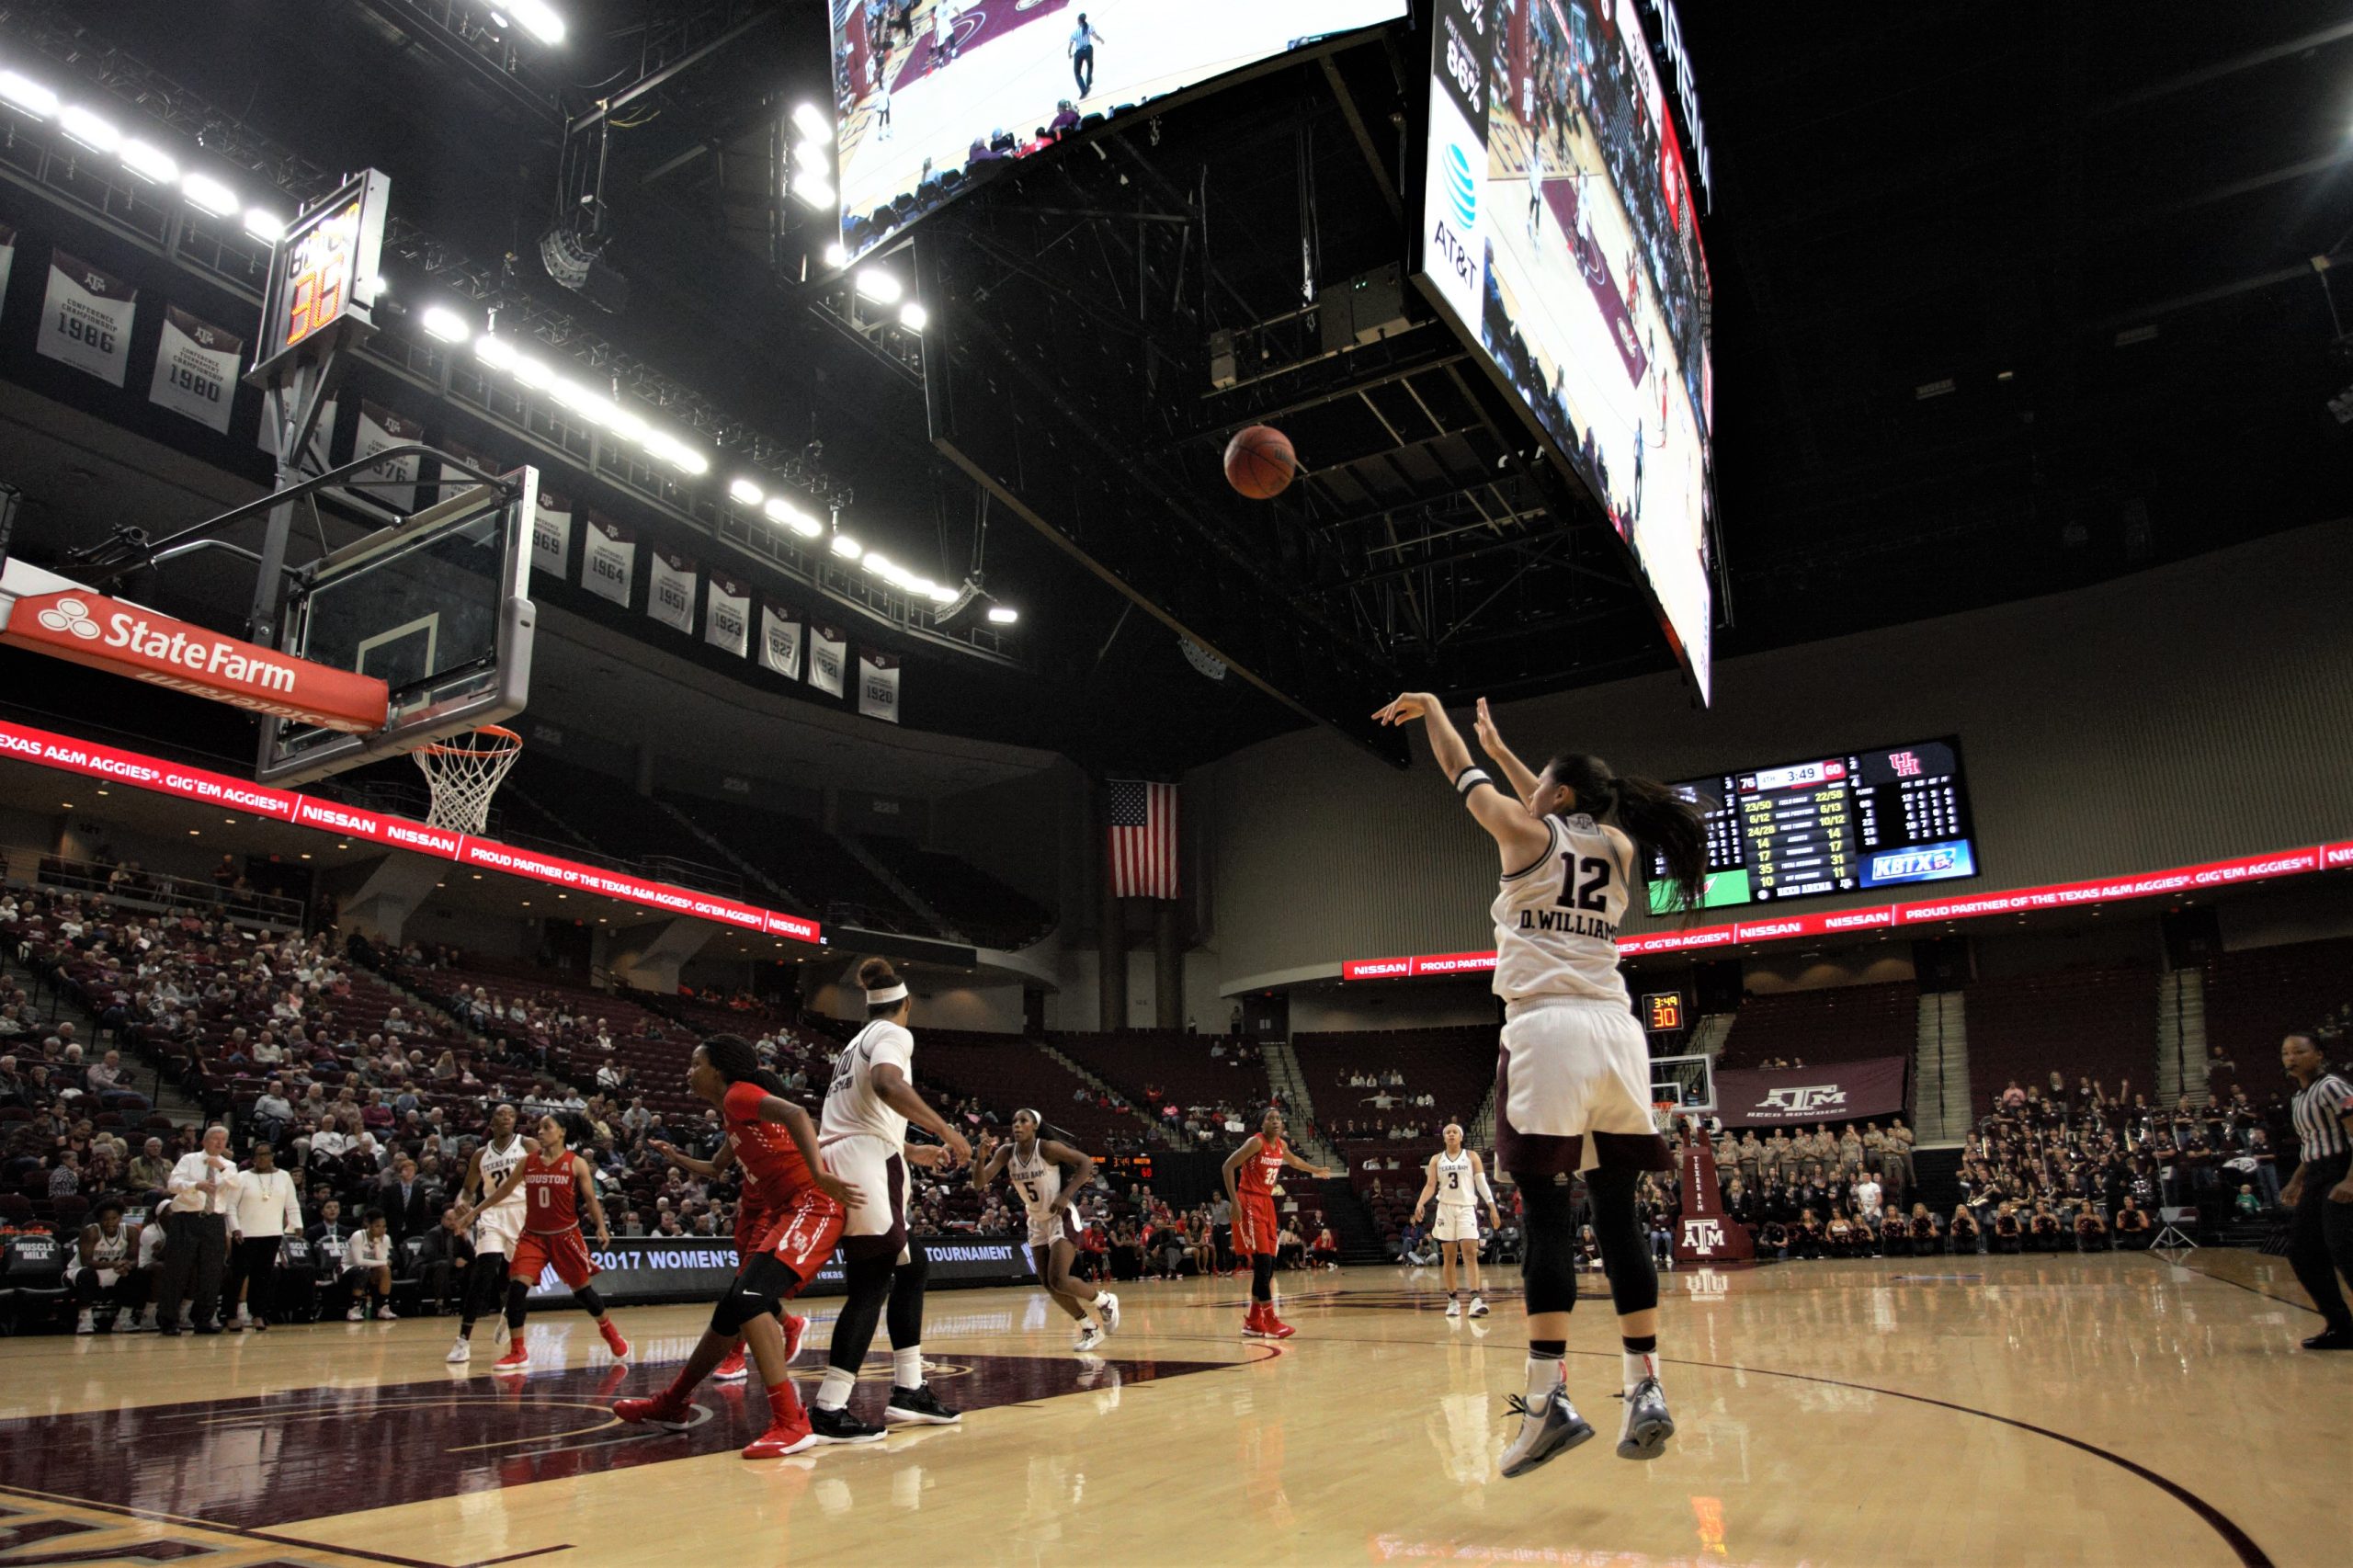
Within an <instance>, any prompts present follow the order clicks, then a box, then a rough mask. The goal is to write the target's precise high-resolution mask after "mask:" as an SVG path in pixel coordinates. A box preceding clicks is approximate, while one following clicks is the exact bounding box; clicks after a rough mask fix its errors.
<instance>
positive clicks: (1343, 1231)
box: [1315, 1176, 1389, 1265]
mask: <svg viewBox="0 0 2353 1568" xmlns="http://www.w3.org/2000/svg"><path fill="white" fill-rule="evenodd" d="M1315 1200H1316V1201H1317V1202H1318V1203H1321V1204H1322V1205H1323V1206H1324V1219H1325V1220H1327V1221H1330V1222H1331V1226H1332V1234H1333V1236H1334V1237H1335V1238H1336V1239H1337V1240H1338V1242H1339V1244H1340V1261H1341V1262H1342V1263H1344V1264H1352V1265H1361V1264H1368V1263H1386V1262H1388V1261H1389V1252H1388V1249H1387V1248H1386V1247H1383V1246H1382V1245H1381V1232H1380V1231H1379V1230H1378V1229H1376V1228H1375V1227H1374V1225H1373V1222H1372V1216H1371V1214H1370V1213H1369V1212H1367V1211H1366V1209H1365V1206H1364V1199H1361V1198H1358V1196H1357V1194H1356V1188H1355V1187H1353V1186H1351V1185H1350V1184H1349V1182H1348V1178H1347V1177H1346V1176H1334V1177H1333V1178H1332V1179H1331V1180H1329V1181H1319V1182H1317V1183H1316V1184H1315Z"/></svg>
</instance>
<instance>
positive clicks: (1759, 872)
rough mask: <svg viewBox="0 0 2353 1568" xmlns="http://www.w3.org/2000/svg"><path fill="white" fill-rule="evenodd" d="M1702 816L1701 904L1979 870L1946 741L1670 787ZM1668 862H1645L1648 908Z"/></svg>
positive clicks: (1808, 894)
mask: <svg viewBox="0 0 2353 1568" xmlns="http://www.w3.org/2000/svg"><path fill="white" fill-rule="evenodd" d="M1674 789H1675V792H1676V793H1677V794H1678V795H1681V796H1682V797H1683V798H1684V799H1685V800H1687V801H1692V802H1694V803H1695V804H1699V805H1700V806H1703V807H1704V808H1705V809H1706V811H1707V816H1708V891H1707V895H1706V897H1705V899H1704V900H1703V901H1702V902H1703V904H1704V906H1705V907H1707V908H1711V909H1713V908H1719V907H1722V906H1726V905H1731V904H1743V903H1779V902H1781V901H1782V900H1784V899H1792V898H1814V897H1819V896H1821V895H1823V894H1826V893H1840V892H1859V891H1861V890H1864V889H1867V888H1884V887H1898V886H1902V885H1904V884H1906V883H1912V882H1941V881H1950V880H1952V879H1954V878H1958V877H1973V876H1975V875H1977V843H1976V836H1975V835H1976V829H1975V827H1974V826H1973V825H1972V823H1971V820H1970V814H1969V789H1968V786H1967V785H1966V783H1964V782H1963V780H1962V778H1961V747H1960V743H1958V742H1957V741H1954V740H1952V739H1951V738H1950V737H1947V738H1946V739H1943V740H1936V741H1915V742H1913V743H1911V744H1908V745H1900V746H1882V747H1881V748H1879V749H1877V750H1874V751H1858V752H1846V753H1843V754H1840V755H1836V756H1813V757H1808V758H1806V759H1805V760H1804V761H1802V762H1790V763H1783V764H1781V765H1779V767H1756V768H1750V769H1747V770H1745V771H1744V772H1739V773H1727V774H1724V775H1722V776H1721V777H1720V778H1698V779H1693V780H1690V781H1689V782H1688V783H1681V784H1677V785H1675V786H1674ZM1669 892H1670V890H1669V888H1668V887H1667V885H1666V868H1665V866H1664V865H1663V864H1660V863H1658V862H1657V861H1655V860H1654V861H1653V863H1652V866H1651V894H1650V900H1651V913H1652V914H1654V915H1660V914H1665V911H1666V901H1667V897H1668V895H1669Z"/></svg>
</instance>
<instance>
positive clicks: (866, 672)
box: [858, 650, 899, 724]
mask: <svg viewBox="0 0 2353 1568" xmlns="http://www.w3.org/2000/svg"><path fill="white" fill-rule="evenodd" d="M858 711H859V712H860V713H863V714H865V715H866V716H867V717H868V718H870V719H880V720H881V721H882V722H884V723H886V724H895V723H897V722H899V661H898V660H897V659H895V658H892V656H891V655H890V654H888V653H866V652H864V651H863V650H861V651H860V652H859V653H858Z"/></svg>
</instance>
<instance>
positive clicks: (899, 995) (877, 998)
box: [858, 958, 907, 1018]
mask: <svg viewBox="0 0 2353 1568" xmlns="http://www.w3.org/2000/svg"><path fill="white" fill-rule="evenodd" d="M858 988H859V989H860V990H862V991H864V992H865V993H866V1016H867V1017H870V1018H887V1017H890V1016H891V1015H892V1014H893V1013H895V1012H897V1011H898V1010H899V1009H900V1008H901V1007H904V1006H906V1003H907V986H906V982H904V981H903V980H901V979H900V978H899V971H897V970H895V969H892V967H891V960H889V959H884V958H872V959H868V960H866V961H865V962H864V963H862V964H859V965H858ZM894 993H895V994H894Z"/></svg>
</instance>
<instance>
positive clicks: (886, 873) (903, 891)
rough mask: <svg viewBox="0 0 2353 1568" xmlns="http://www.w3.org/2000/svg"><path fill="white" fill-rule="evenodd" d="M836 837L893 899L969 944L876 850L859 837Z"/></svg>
mask: <svg viewBox="0 0 2353 1568" xmlns="http://www.w3.org/2000/svg"><path fill="white" fill-rule="evenodd" d="M833 838H834V842H835V843H836V844H838V845H840V846H842V847H843V848H844V849H845V850H847V851H848V853H849V858H851V859H853V860H855V861H857V862H858V864H859V865H861V866H863V867H865V868H866V869H867V870H868V871H869V872H870V874H871V875H872V876H873V878H874V880H875V881H878V882H881V884H882V885H883V886H884V887H886V888H889V889H890V890H891V893H892V897H894V898H896V899H897V900H898V901H899V902H900V903H904V904H905V905H906V906H907V907H908V908H909V909H912V910H914V911H915V913H916V914H917V915H921V916H923V918H924V919H925V920H926V922H928V923H929V924H930V926H931V927H932V929H933V930H935V931H938V932H940V933H942V934H943V935H945V936H948V937H951V938H953V939H954V940H956V941H959V942H969V941H971V940H972V937H968V936H966V935H965V934H964V933H963V932H961V931H960V930H958V929H957V928H956V926H955V924H954V923H953V922H951V921H950V920H949V918H948V917H947V916H946V915H942V914H940V913H939V911H938V910H937V909H935V908H933V907H932V905H931V904H930V903H928V902H927V901H926V900H925V898H924V897H923V895H922V894H920V893H918V892H915V889H913V888H911V887H909V886H907V884H906V883H905V882H904V881H900V880H899V874H898V873H897V872H896V871H893V870H892V869H891V868H890V867H888V866H886V865H884V864H883V863H882V861H881V858H879V857H877V856H876V855H875V853H874V851H873V850H871V849H869V848H868V847H867V846H865V845H863V844H860V843H859V842H858V835H856V834H854V833H836V834H834V835H833Z"/></svg>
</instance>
